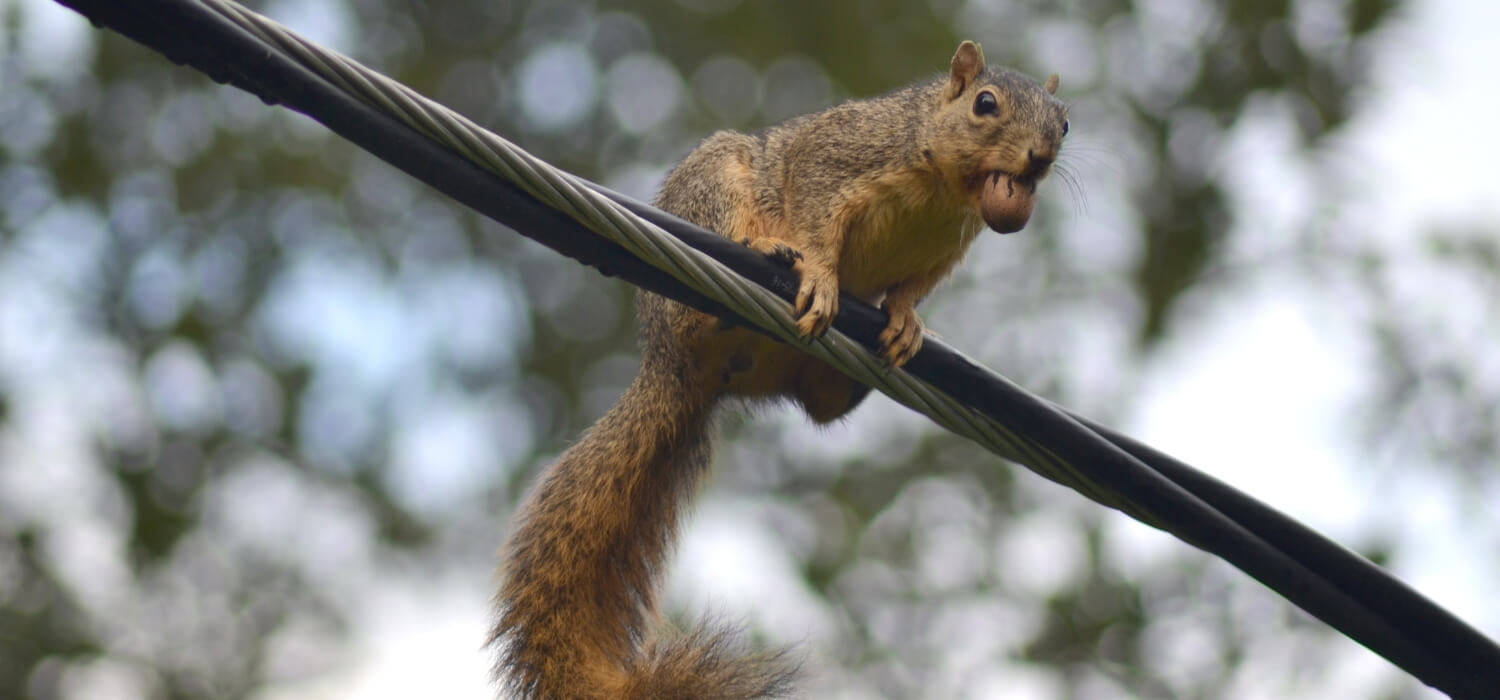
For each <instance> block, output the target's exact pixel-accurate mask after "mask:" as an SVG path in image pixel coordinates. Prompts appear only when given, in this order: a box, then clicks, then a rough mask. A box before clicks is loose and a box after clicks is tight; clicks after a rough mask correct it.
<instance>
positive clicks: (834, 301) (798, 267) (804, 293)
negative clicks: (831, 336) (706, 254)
mask: <svg viewBox="0 0 1500 700" xmlns="http://www.w3.org/2000/svg"><path fill="white" fill-rule="evenodd" d="M740 242H741V243H744V244H745V245H746V246H748V247H749V248H750V249H751V250H754V251H756V252H758V253H761V254H763V255H765V256H766V257H768V258H770V259H771V260H772V261H773V262H777V263H780V264H782V265H785V266H787V267H790V268H792V269H793V270H795V271H796V272H797V275H798V276H799V278H800V279H801V281H800V282H799V284H798V287H797V300H796V303H795V304H794V305H793V306H794V310H795V311H796V313H797V314H798V315H799V318H798V319H797V330H799V331H801V333H802V335H803V337H807V338H813V337H817V336H820V335H823V333H824V332H826V331H827V330H828V327H829V326H830V325H832V324H833V317H834V316H836V315H837V314H838V309H839V277H838V273H837V272H836V271H835V270H834V268H833V265H832V263H830V262H829V261H827V260H826V257H827V256H824V255H821V254H819V252H818V251H804V250H803V249H801V248H798V247H797V246H795V245H792V244H791V243H788V242H787V241H785V240H783V239H780V238H777V237H775V236H760V237H758V238H744V239H741V241H740Z"/></svg>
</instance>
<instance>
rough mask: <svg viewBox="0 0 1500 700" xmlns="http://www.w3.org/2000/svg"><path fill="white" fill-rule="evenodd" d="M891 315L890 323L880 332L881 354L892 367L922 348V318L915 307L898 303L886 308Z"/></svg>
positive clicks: (904, 361) (909, 358) (905, 361)
mask: <svg viewBox="0 0 1500 700" xmlns="http://www.w3.org/2000/svg"><path fill="white" fill-rule="evenodd" d="M886 310H887V311H888V312H889V313H890V315H891V322H890V325H888V326H886V327H885V330H884V331H881V332H880V346H881V348H882V351H881V356H882V357H884V358H885V362H886V364H887V365H890V366H891V367H892V368H895V367H900V366H902V365H904V364H906V363H907V362H909V361H910V360H911V358H913V357H915V356H916V354H917V351H918V350H921V349H922V318H921V317H920V316H918V315H917V310H916V307H913V306H910V305H899V306H893V307H888V308H887V309H886Z"/></svg>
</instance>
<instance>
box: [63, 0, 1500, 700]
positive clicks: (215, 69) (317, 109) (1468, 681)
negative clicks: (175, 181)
mask: <svg viewBox="0 0 1500 700" xmlns="http://www.w3.org/2000/svg"><path fill="white" fill-rule="evenodd" d="M59 2H61V3H62V4H64V5H67V6H69V7H72V8H74V9H75V10H77V11H79V12H80V13H82V14H84V15H85V16H87V17H89V19H90V20H92V21H94V22H95V23H96V24H103V25H105V26H109V27H110V28H112V29H115V30H116V31H119V32H120V33H122V34H124V35H126V36H129V37H131V38H132V39H134V40H136V41H138V42H140V43H142V44H144V45H146V46H149V47H151V48H154V49H156V50H158V51H160V52H162V53H163V54H165V55H166V56H167V57H168V58H170V59H172V60H173V61H176V62H179V63H185V64H188V65H191V66H192V67H194V68H196V69H198V70H200V71H202V72H204V73H206V74H208V75H209V76H210V77H212V78H214V79H215V80H218V81H220V82H229V83H231V84H234V85H236V86H238V87H241V88H243V89H245V90H247V91H249V92H252V93H253V94H256V95H257V96H259V97H261V99H262V100H265V101H266V102H268V103H281V104H284V105H286V106H287V107H289V108H291V109H294V110H297V111H299V112H302V113H304V114H307V115H308V116H311V117H312V118H314V119H316V120H318V121H320V122H322V123H323V124H324V125H326V126H328V127H329V128H330V129H331V130H333V131H334V132H336V133H338V134H340V135H341V136H343V137H345V138H347V139H349V140H350V141H352V142H353V143H355V144H357V145H359V146H360V147H362V148H364V149H366V150H368V151H370V152H371V153H373V154H374V155H376V156H378V157H380V158H382V159H384V160H386V161H387V162H390V163H391V164H392V165H395V166H396V167H398V168H400V169H402V170H404V171H406V172H408V173H409V174H411V175H413V176H415V177H417V178H418V179H420V180H422V181H423V182H426V183H427V184H429V185H431V186H432V187H434V188H436V189H437V190H439V191H441V192H443V193H445V194H447V195H449V196H451V197H453V198H454V199H456V200H458V201H459V202H461V203H463V204H465V205H467V206H470V207H472V208H474V209H476V210H478V211H480V212H481V213H484V214H485V215H487V216H490V217H491V218H494V219H496V220H497V221H500V222H502V223H504V224H506V225H508V226H511V227H512V228H514V229H516V230H517V231H518V232H520V233H522V234H523V235H526V236H528V237H530V238H532V239H534V240H537V241H539V242H541V243H543V244H544V245H547V246H549V247H551V248H553V249H555V250H558V251H559V252H561V253H563V254H564V255H567V256H569V257H572V258H574V259H577V260H580V261H582V262H584V263H585V264H589V265H591V266H593V267H596V268H598V269H600V270H601V271H602V272H605V274H618V275H619V276H620V277H622V278H624V279H626V280H628V281H630V282H632V283H634V284H637V285H639V286H642V287H645V288H647V289H650V290H652V291H655V292H658V293H661V294H664V295H666V296H670V297H672V298H675V299H678V300H680V301H683V302H684V303H688V304H690V305H693V306H695V307H698V308H702V309H704V310H706V311H709V312H710V313H714V314H717V315H721V316H725V315H728V316H732V314H728V313H727V312H726V309H724V308H723V307H722V306H721V305H719V304H717V303H716V302H713V301H712V300H709V299H707V298H705V297H703V296H701V295H699V294H697V293H696V292H693V291H692V290H691V289H689V288H687V287H686V286H685V285H683V284H681V283H680V282H677V281H676V280H675V279H673V278H671V277H670V276H668V275H666V274H664V273H662V272H660V271H658V270H656V269H655V268H653V267H651V266H650V265H648V264H646V263H644V262H643V261H640V260H638V259H636V258H634V257H633V256H631V255H629V254H628V253H627V252H625V251H624V249H623V248H621V247H620V246H618V245H617V244H615V243H613V242H611V241H608V240H606V239H604V238H602V237H599V236H598V235H596V234H594V233H593V232H592V231H589V230H587V229H586V228H584V227H583V226H582V225H581V224H579V223H578V222H576V221H574V220H573V219H571V218H570V217H568V216H566V215H564V214H561V213H559V212H557V211H556V210H554V209H552V208H551V207H549V206H547V205H546V204H544V203H542V202H540V201H538V200H536V199H535V198H533V197H531V196H530V195H528V194H527V193H526V192H524V191H523V190H521V189H520V188H519V187H517V186H515V185H513V184H511V183H509V182H506V181H505V180H504V179H502V178H500V177H498V176H496V175H494V174H492V173H489V172H488V171H485V170H483V169H481V168H479V167H478V166H476V165H474V164H473V163H472V162H470V161H468V160H467V159H465V158H463V157H461V156H459V155H457V154H455V153H453V152H452V151H449V150H448V149H447V148H445V147H443V146H441V145H439V144H437V143H435V142H432V141H430V140H429V139H427V138H426V137H424V136H421V135H420V134H418V133H416V132H414V131H412V130H411V129H409V128H407V127H405V126H404V125H402V124H400V123H399V122H397V121H396V120H394V119H393V118H391V117H389V116H387V115H384V114H382V113H380V112H378V111H376V110H374V109H372V108H370V107H368V106H366V105H364V104H363V103H361V102H359V101H357V100H355V99H353V98H352V97H350V96H349V95H347V94H345V93H343V92H342V91H340V90H338V89H337V88H335V87H334V86H332V85H330V84H328V83H327V82H325V81H323V80H322V79H321V78H319V77H318V76H316V75H315V74H313V73H311V72H310V71H308V70H306V69H305V68H303V67H301V66H300V65H298V64H297V63H296V62H295V61H293V60H292V59H290V58H288V57H286V56H284V55H282V54H281V53H280V52H279V51H278V50H276V49H275V48H274V47H271V46H268V45H266V44H265V43H263V42H261V41H260V40H259V39H257V38H256V37H254V36H253V35H251V34H249V33H248V32H246V31H244V30H243V29H241V28H239V27H238V26H236V25H234V24H233V23H231V22H229V21H228V20H226V19H225V18H223V17H221V16H219V15H218V14H216V13H215V12H213V11H212V10H210V9H209V8H207V7H205V6H203V5H201V4H199V3H197V2H193V1H192V0H135V1H134V2H129V1H127V0H59ZM599 189H600V191H601V192H604V193H606V194H607V195H608V196H610V197H612V198H614V199H616V201H620V202H622V203H623V204H625V205H626V206H627V207H628V208H630V209H631V210H632V211H634V212H635V213H637V214H638V215H641V216H642V217H643V218H646V219H648V220H651V221H653V222H656V223H658V224H659V225H661V226H662V227H663V228H665V229H666V230H668V231H669V232H670V233H672V234H673V235H675V236H677V237H679V238H681V239H683V240H684V241H686V242H688V243H689V244H690V245H693V246H694V247H696V248H698V249H700V250H703V251H704V252H706V253H707V254H709V255H711V256H712V257H714V258H716V259H718V260H720V261H721V262H723V263H725V264H726V265H727V266H729V267H730V268H731V269H733V270H735V271H736V272H737V273H739V274H742V275H744V276H746V277H747V278H749V279H751V280H753V281H756V282H758V283H761V284H763V285H766V286H767V287H769V288H771V289H773V290H775V291H777V292H778V293H780V294H782V295H783V296H787V294H788V293H789V292H790V291H791V290H794V289H795V285H796V280H795V279H794V278H792V276H791V274H790V273H788V272H787V271H786V270H783V269H781V268H779V267H777V266H775V265H772V264H770V263H768V262H767V261H765V260H763V259H762V258H761V256H759V255H757V254H755V253H752V252H750V251H749V250H747V249H745V248H744V247H743V246H740V245H738V244H736V243H733V242H731V241H728V240H726V239H724V238H722V237H719V236H717V235H715V234H713V233H711V232H708V231H705V230H703V229H701V228H698V227H696V226H693V225H691V224H688V223H687V222H684V221H681V220H680V219H677V218H676V217H673V216H671V215H670V214H667V213H665V212H662V211H660V210H656V209H654V208H652V207H649V206H647V205H645V204H642V203H640V202H635V201H632V200H629V199H628V198H624V197H622V196H620V195H618V194H616V193H613V192H609V191H608V190H605V189H603V188H599ZM740 322H742V323H743V319H740ZM747 325H748V324H747ZM835 325H836V326H837V327H838V328H839V329H840V330H841V331H843V332H845V333H847V334H849V335H850V336H851V337H853V338H855V339H857V340H859V341H860V342H862V343H865V344H866V345H869V346H871V347H875V345H876V343H875V339H876V337H877V336H878V334H879V332H880V330H881V329H883V328H884V325H885V315H884V314H883V313H882V312H880V311H877V310H875V309H873V308H871V307H869V306H868V305H866V304H863V303H861V302H858V301H857V300H854V299H851V298H849V297H847V296H845V297H844V298H843V299H841V304H840V313H839V316H838V318H837V320H836V321H835ZM907 369H908V370H909V371H911V372H912V373H913V374H915V375H916V376H918V377H920V378H922V379H924V380H926V381H928V382H929V383H931V384H932V385H934V386H936V387H938V388H939V389H942V390H943V391H945V392H947V393H949V394H950V395H952V396H953V397H954V398H956V399H959V400H960V401H963V402H965V403H967V404H968V405H970V406H973V407H974V408H976V409H978V410H980V411H982V412H984V413H986V414H988V415H990V416H992V417H994V418H995V419H996V420H998V421H1000V422H1001V423H1003V424H1005V425H1007V426H1010V427H1011V428H1012V429H1013V430H1015V431H1016V432H1017V433H1018V434H1021V435H1022V436H1024V437H1026V438H1028V439H1030V440H1032V441H1034V442H1035V443H1036V444H1039V445H1041V446H1043V447H1045V448H1046V449H1048V450H1051V451H1052V452H1054V453H1055V454H1057V455H1058V456H1060V457H1062V458H1063V459H1065V460H1067V461H1068V462H1070V463H1072V464H1074V465H1076V466H1077V467H1078V468H1080V469H1083V470H1085V471H1087V473H1089V474H1090V476H1091V477H1092V478H1094V479H1096V480H1098V481H1099V483H1101V484H1103V485H1105V486H1106V487H1107V488H1109V489H1111V490H1112V491H1114V492H1116V493H1118V494H1120V495H1122V496H1123V497H1124V498H1126V499H1128V500H1130V501H1132V502H1136V503H1140V504H1142V505H1143V506H1145V507H1146V508H1147V509H1148V510H1149V511H1150V512H1152V513H1153V514H1154V515H1156V517H1158V518H1160V519H1161V520H1162V522H1163V523H1164V524H1166V525H1167V527H1168V529H1169V530H1170V531H1172V532H1173V533H1174V534H1176V535H1177V536H1178V537H1181V538H1182V539H1184V540H1185V541H1188V542H1190V543H1192V544H1194V545H1196V546H1199V547H1201V548H1203V549H1206V550H1208V551H1210V552H1212V553H1214V554H1217V555H1218V556H1220V557H1222V558H1224V559H1225V560H1226V561H1229V562H1230V563H1232V564H1234V565H1235V566H1237V567H1239V568H1240V569H1241V570H1243V571H1245V572H1246V573H1248V574H1250V575H1251V576H1253V577H1254V578H1256V579H1257V580H1260V581H1261V582H1262V583H1264V584H1265V585H1267V586H1268V587H1270V588H1272V589H1273V590H1276V591H1278V592H1279V593H1281V594H1282V595H1283V596H1285V597H1286V598H1287V599H1288V600H1290V601H1292V602H1293V603H1295V604H1297V605H1298V606H1300V607H1302V608H1303V609H1304V610H1307V611H1308V612H1309V613H1311V614H1313V615H1315V616H1317V617H1319V618H1320V619H1322V620H1324V621H1325V622H1327V623H1328V624H1330V625H1332V626H1333V627H1335V628H1337V629H1339V630H1341V631H1342V632H1344V633H1345V634H1346V635H1348V636H1350V637H1351V638H1353V639H1355V640H1356V641H1359V642H1360V643H1362V644H1364V645H1365V646H1367V647H1369V648H1370V649H1371V650H1373V651H1375V652H1376V653H1378V654H1380V655H1382V656H1384V657H1386V658H1387V659H1389V660H1390V661H1392V662H1393V663H1395V664H1397V665H1398V666H1400V667H1402V668H1404V669H1406V670H1407V671H1408V672H1409V673H1411V674H1412V675H1414V676H1416V677H1417V678H1419V679H1421V680H1422V681H1423V682H1426V683H1428V684H1429V685H1432V686H1433V687H1436V688H1438V689H1440V690H1443V691H1444V692H1447V693H1448V694H1449V695H1451V696H1453V697H1458V698H1488V697H1493V696H1495V695H1496V691H1495V689H1497V688H1500V647H1497V646H1496V645H1495V643H1494V642H1493V641H1491V640H1489V639H1488V638H1486V637H1484V636H1483V635H1482V634H1480V633H1479V632H1477V631H1475V630H1474V629H1473V628H1471V627H1469V626H1468V625H1466V624H1465V623H1463V622H1462V621H1461V620H1459V619H1457V618H1456V617H1453V616H1452V615H1451V614H1449V613H1448V612H1447V611H1446V610H1443V609H1442V608H1441V607H1439V606H1437V605H1436V604H1434V603H1432V602H1431V601H1429V600H1427V599H1425V598H1424V597H1422V596H1421V595H1420V594H1418V593H1416V592H1415V591H1412V590H1411V589H1410V588H1408V587H1407V586H1405V584H1403V583H1401V582H1400V581H1399V580H1397V579H1395V578H1394V577H1392V576H1390V575H1389V574H1388V573H1386V572H1385V571H1383V570H1381V569H1380V568H1379V567H1376V566H1374V565H1373V564H1371V563H1369V562H1368V561H1366V560H1364V559H1362V558H1360V557H1359V556H1357V555H1355V554H1353V553H1350V552H1349V551H1348V550H1345V549H1344V548H1342V547H1340V546H1338V545H1337V544H1335V543H1333V542H1331V541H1329V540H1327V539H1326V538H1323V537H1322V536H1320V535H1318V534H1317V533H1316V532H1314V531H1312V530H1310V529H1309V528H1307V527H1305V526H1303V525H1301V524H1300V523H1297V522H1296V521H1295V520H1292V519H1290V518H1288V517H1287V516H1285V515H1283V514H1281V513H1279V512H1277V511H1275V510H1274V509H1272V508H1270V507H1269V506H1266V505H1265V504H1262V503H1260V502H1259V501H1256V500H1255V499H1253V498H1250V497H1249V496H1247V495H1245V494H1243V493H1240V492H1239V491H1236V490H1235V489H1233V488H1231V487H1229V486H1227V485H1224V484H1222V483H1221V482H1218V481H1217V480H1214V479H1212V478H1211V477H1208V476H1206V475H1204V474H1202V473H1200V472H1197V471H1196V470H1193V469H1192V468H1191V467H1188V466H1187V465H1185V464H1182V463H1181V462H1178V461H1176V460H1173V459H1171V458H1170V457H1167V456H1165V455H1162V454H1160V453H1158V452H1156V451H1154V450H1152V449H1151V448H1149V447H1146V446H1144V445H1141V444H1139V443H1137V442H1135V441H1133V440H1130V439H1129V438H1126V437H1124V436H1121V435H1118V434H1116V433H1114V432H1113V431H1109V430H1107V429H1104V428H1101V427H1098V426H1094V425H1092V424H1088V423H1087V421H1086V420H1084V419H1076V420H1075V418H1073V417H1070V416H1069V415H1068V414H1066V413H1064V412H1062V411H1060V410H1058V409H1056V408H1055V407H1053V406H1051V405H1050V404H1047V403H1046V402H1044V401H1042V400H1040V399H1038V398H1036V397H1034V396H1032V395H1030V394H1028V393H1027V392H1025V391H1024V390H1021V389H1020V388H1018V387H1016V386H1015V385H1013V384H1011V383H1010V382H1008V381H1006V380H1004V379H1003V378H1001V377H998V376H996V375H994V374H992V373H990V372H989V371H987V370H985V369H984V368H981V367H978V366H976V365H974V364H972V363H970V362H968V361H967V360H966V359H964V358H963V357H962V356H961V355H959V354H958V353H956V352H954V351H953V350H951V349H950V348H948V347H946V346H945V345H943V344H942V343H940V342H937V341H935V340H932V339H929V340H928V341H927V342H926V343H924V346H923V350H922V351H921V352H920V353H918V355H917V356H916V357H915V358H913V360H912V362H911V363H910V364H909V365H908V366H907ZM1086 426H1087V427H1086ZM1148 465H1149V466H1148Z"/></svg>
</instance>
